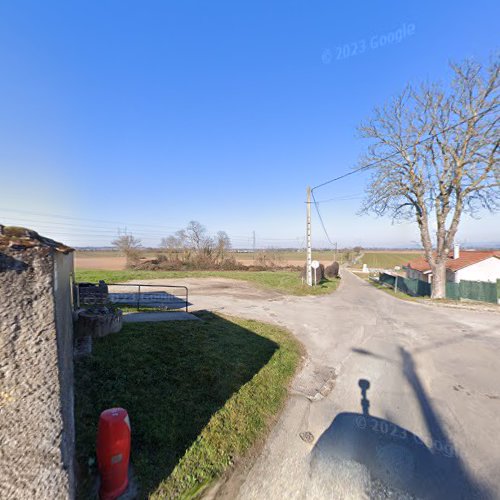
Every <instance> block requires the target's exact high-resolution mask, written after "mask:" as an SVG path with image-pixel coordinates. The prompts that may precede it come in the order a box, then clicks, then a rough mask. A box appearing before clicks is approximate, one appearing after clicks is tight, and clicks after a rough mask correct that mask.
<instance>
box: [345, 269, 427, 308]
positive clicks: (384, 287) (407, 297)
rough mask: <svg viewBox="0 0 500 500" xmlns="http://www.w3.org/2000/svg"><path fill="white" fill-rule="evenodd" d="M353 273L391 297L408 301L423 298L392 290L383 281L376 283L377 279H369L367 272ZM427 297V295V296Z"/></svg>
mask: <svg viewBox="0 0 500 500" xmlns="http://www.w3.org/2000/svg"><path fill="white" fill-rule="evenodd" d="M354 274H355V275H356V276H359V277H360V278H362V279H364V280H365V281H367V282H368V283H370V285H372V286H373V287H375V288H377V289H378V290H382V291H383V292H385V293H387V294H389V295H392V296H393V297H396V298H398V299H402V300H409V301H413V302H415V301H417V302H418V301H421V300H422V299H424V298H425V297H413V296H412V295H408V294H406V293H404V292H400V291H399V290H398V291H396V290H394V288H392V287H390V286H389V285H386V284H383V283H378V282H377V281H374V280H371V279H370V275H369V274H367V273H359V272H355V271H354ZM427 298H428V297H427Z"/></svg>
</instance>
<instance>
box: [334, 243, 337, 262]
mask: <svg viewBox="0 0 500 500" xmlns="http://www.w3.org/2000/svg"><path fill="white" fill-rule="evenodd" d="M333 260H334V262H336V261H337V242H335V257H334V259H333Z"/></svg>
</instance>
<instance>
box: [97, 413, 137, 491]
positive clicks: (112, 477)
mask: <svg viewBox="0 0 500 500" xmlns="http://www.w3.org/2000/svg"><path fill="white" fill-rule="evenodd" d="M129 459H130V420H129V418H128V413H127V411H126V410H124V409H123V408H111V409H109V410H105V411H103V412H102V413H101V416H100V417H99V426H98V429H97V463H98V466H99V473H100V476H101V487H100V489H99V496H100V498H101V500H114V499H115V498H117V497H119V496H120V495H121V494H122V493H123V492H124V491H125V490H126V489H127V486H128V463H129Z"/></svg>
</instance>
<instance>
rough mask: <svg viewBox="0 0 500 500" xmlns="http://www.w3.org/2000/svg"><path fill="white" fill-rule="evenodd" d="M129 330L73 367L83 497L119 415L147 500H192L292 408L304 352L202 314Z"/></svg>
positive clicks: (284, 337)
mask: <svg viewBox="0 0 500 500" xmlns="http://www.w3.org/2000/svg"><path fill="white" fill-rule="evenodd" d="M200 317H201V318H202V319H203V321H186V322H164V323H137V324H126V325H124V328H123V330H122V331H121V332H120V333H119V334H113V335H110V336H108V337H105V338H102V339H97V340H95V341H94V351H93V354H92V355H91V356H90V357H89V358H86V359H83V360H80V361H78V362H76V364H75V400H76V404H75V417H76V418H75V421H76V440H77V459H78V463H79V465H80V471H81V477H80V478H79V485H80V491H79V497H80V498H88V495H89V485H90V479H89V478H90V477H91V474H89V468H88V465H87V464H88V463H89V459H92V458H93V457H94V455H95V439H96V432H97V422H98V418H99V414H100V413H101V411H103V410H104V409H106V408H111V407H116V406H121V407H123V408H125V409H127V411H128V412H129V415H130V422H131V427H132V452H131V463H132V466H133V469H134V475H135V476H136V477H137V481H138V483H139V487H140V491H139V497H140V498H147V497H148V496H151V497H153V498H174V497H183V498H189V497H192V496H194V495H196V494H197V493H199V492H201V490H203V489H204V488H205V487H206V486H208V485H209V484H210V483H212V482H213V481H214V480H215V479H216V478H217V477H219V476H220V475H221V474H222V473H223V472H224V471H225V470H226V469H227V468H228V467H229V466H231V464H232V463H233V462H234V460H235V459H236V458H237V457H242V456H244V455H245V453H246V452H247V451H248V450H249V449H250V448H251V447H252V446H253V445H254V444H255V443H256V442H257V441H259V440H260V439H262V438H263V437H264V436H265V435H266V432H267V431H268V429H269V428H270V425H271V424H272V421H273V418H274V417H275V416H276V414H277V413H278V412H279V411H280V409H281V408H282V406H283V403H284V401H285V399H286V395H287V388H288V384H289V382H290V380H291V378H292V376H293V374H294V373H295V371H296V369H297V367H298V365H299V362H300V356H301V346H300V344H299V343H298V342H297V341H296V340H295V338H294V337H293V336H292V335H291V334H290V333H288V332H287V331H286V330H284V329H282V328H279V327H275V326H273V325H269V324H265V323H260V322H257V321H251V320H243V319H238V318H231V317H222V316H218V315H214V314H211V313H203V314H200Z"/></svg>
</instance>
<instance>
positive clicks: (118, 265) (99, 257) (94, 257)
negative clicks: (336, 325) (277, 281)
mask: <svg viewBox="0 0 500 500" xmlns="http://www.w3.org/2000/svg"><path fill="white" fill-rule="evenodd" d="M155 255H156V252H151V251H147V252H144V253H143V254H142V255H141V256H142V258H145V259H151V258H154V257H155ZM334 255H335V252H333V251H331V252H325V251H318V252H313V258H314V259H317V260H319V261H320V262H323V263H324V264H330V263H332V262H333V259H334ZM234 256H235V258H236V260H238V261H239V262H241V263H242V264H246V265H252V264H254V263H255V262H254V259H255V254H254V253H252V252H250V253H235V254H234ZM341 257H342V256H341V254H340V252H338V253H337V259H341ZM279 258H280V263H281V264H282V265H283V266H287V265H288V266H301V265H302V264H304V263H305V261H306V253H305V252H293V251H291V252H280V253H279ZM75 267H76V268H77V269H104V270H110V271H118V270H122V269H125V256H124V255H123V254H122V253H121V252H113V251H95V252H92V251H77V252H76V253H75Z"/></svg>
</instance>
